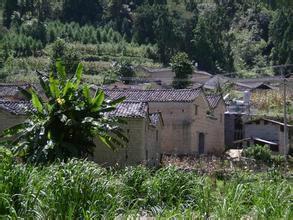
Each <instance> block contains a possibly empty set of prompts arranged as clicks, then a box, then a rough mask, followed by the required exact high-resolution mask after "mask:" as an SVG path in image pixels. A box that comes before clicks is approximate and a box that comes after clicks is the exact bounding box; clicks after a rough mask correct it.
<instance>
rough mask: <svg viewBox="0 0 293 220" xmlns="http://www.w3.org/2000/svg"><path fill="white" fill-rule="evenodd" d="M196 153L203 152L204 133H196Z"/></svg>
mask: <svg viewBox="0 0 293 220" xmlns="http://www.w3.org/2000/svg"><path fill="white" fill-rule="evenodd" d="M198 153H199V154H203V153H204V133H199V134H198Z"/></svg>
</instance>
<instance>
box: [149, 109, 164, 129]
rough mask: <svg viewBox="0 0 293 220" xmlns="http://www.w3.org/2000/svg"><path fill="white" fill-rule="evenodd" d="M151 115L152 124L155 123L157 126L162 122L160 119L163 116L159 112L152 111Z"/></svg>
mask: <svg viewBox="0 0 293 220" xmlns="http://www.w3.org/2000/svg"><path fill="white" fill-rule="evenodd" d="M149 117H150V123H151V125H154V126H157V125H158V123H159V122H160V120H161V119H162V116H161V114H160V113H159V112H156V113H151V114H150V115H149Z"/></svg>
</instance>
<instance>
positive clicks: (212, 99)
mask: <svg viewBox="0 0 293 220" xmlns="http://www.w3.org/2000/svg"><path fill="white" fill-rule="evenodd" d="M206 98H207V100H208V103H209V105H210V107H211V108H216V107H217V105H218V103H219V102H220V100H221V99H222V96H221V95H206Z"/></svg>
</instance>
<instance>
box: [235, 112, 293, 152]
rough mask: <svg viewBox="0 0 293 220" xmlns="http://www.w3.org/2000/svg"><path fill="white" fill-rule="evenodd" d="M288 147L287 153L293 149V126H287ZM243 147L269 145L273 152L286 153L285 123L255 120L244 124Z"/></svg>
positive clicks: (262, 119)
mask: <svg viewBox="0 0 293 220" xmlns="http://www.w3.org/2000/svg"><path fill="white" fill-rule="evenodd" d="M287 128H288V139H287V142H288V145H289V147H287V149H286V151H287V152H286V153H288V151H289V149H292V148H293V125H287ZM238 142H241V143H242V146H243V147H246V146H251V145H253V144H261V145H269V146H270V147H271V150H273V151H276V152H279V153H282V154H283V153H284V150H285V148H284V123H282V122H278V121H274V120H270V119H264V118H260V119H255V120H250V121H247V122H245V123H244V139H243V140H239V141H238Z"/></svg>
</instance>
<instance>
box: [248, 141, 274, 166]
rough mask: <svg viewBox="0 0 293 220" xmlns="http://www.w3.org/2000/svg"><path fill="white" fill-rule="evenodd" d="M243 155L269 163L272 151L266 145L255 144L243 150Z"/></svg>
mask: <svg viewBox="0 0 293 220" xmlns="http://www.w3.org/2000/svg"><path fill="white" fill-rule="evenodd" d="M242 155H243V156H244V157H248V158H252V159H255V160H257V161H262V162H266V163H269V162H271V161H272V152H271V150H270V148H269V147H268V146H267V145H264V146H262V145H255V146H251V147H247V148H245V149H244V150H243V152H242Z"/></svg>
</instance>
